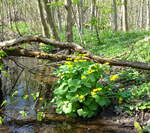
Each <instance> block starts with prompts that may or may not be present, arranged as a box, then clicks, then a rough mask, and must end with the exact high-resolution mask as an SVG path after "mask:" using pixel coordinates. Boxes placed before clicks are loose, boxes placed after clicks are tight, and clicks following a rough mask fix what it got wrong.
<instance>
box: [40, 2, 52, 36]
mask: <svg viewBox="0 0 150 133" xmlns="http://www.w3.org/2000/svg"><path fill="white" fill-rule="evenodd" d="M38 6H39V12H40V17H41V23H42V28H43V35H44V36H45V37H48V38H50V28H49V26H48V24H47V21H46V20H45V18H44V11H43V5H42V1H41V0H38Z"/></svg>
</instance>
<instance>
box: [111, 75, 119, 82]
mask: <svg viewBox="0 0 150 133" xmlns="http://www.w3.org/2000/svg"><path fill="white" fill-rule="evenodd" d="M118 78H119V76H118V75H112V76H111V77H110V80H112V81H114V80H116V79H118Z"/></svg>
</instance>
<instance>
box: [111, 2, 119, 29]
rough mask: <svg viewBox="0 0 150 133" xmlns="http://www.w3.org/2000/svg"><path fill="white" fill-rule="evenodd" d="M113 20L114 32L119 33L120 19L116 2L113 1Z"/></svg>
mask: <svg viewBox="0 0 150 133" xmlns="http://www.w3.org/2000/svg"><path fill="white" fill-rule="evenodd" d="M112 19H113V24H112V28H113V31H117V30H118V21H117V19H118V17H117V4H116V0H112Z"/></svg>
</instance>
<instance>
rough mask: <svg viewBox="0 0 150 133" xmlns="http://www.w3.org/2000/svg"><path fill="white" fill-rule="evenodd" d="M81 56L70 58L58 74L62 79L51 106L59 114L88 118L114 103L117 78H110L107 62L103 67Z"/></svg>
mask: <svg viewBox="0 0 150 133" xmlns="http://www.w3.org/2000/svg"><path fill="white" fill-rule="evenodd" d="M82 57H83V56H82ZM82 57H76V59H74V60H72V59H71V58H69V59H68V61H67V62H66V63H65V64H64V65H61V66H60V67H59V69H58V70H57V71H56V72H55V75H57V76H58V77H59V80H58V82H57V84H56V85H55V87H54V98H53V100H52V103H53V104H54V105H55V106H56V112H57V113H58V114H65V115H67V116H81V117H87V118H89V117H92V116H95V115H96V114H97V113H98V112H99V111H100V109H102V108H103V107H107V106H108V105H110V103H111V97H112V96H113V93H114V92H113V90H112V81H113V80H116V79H117V78H118V76H116V75H113V76H111V77H110V76H109V70H110V68H109V65H108V63H105V64H104V65H100V64H97V63H94V62H89V61H86V60H84V59H83V58H82Z"/></svg>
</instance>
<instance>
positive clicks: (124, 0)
mask: <svg viewBox="0 0 150 133" xmlns="http://www.w3.org/2000/svg"><path fill="white" fill-rule="evenodd" d="M122 29H123V31H125V32H126V31H128V12H127V0H122Z"/></svg>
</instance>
